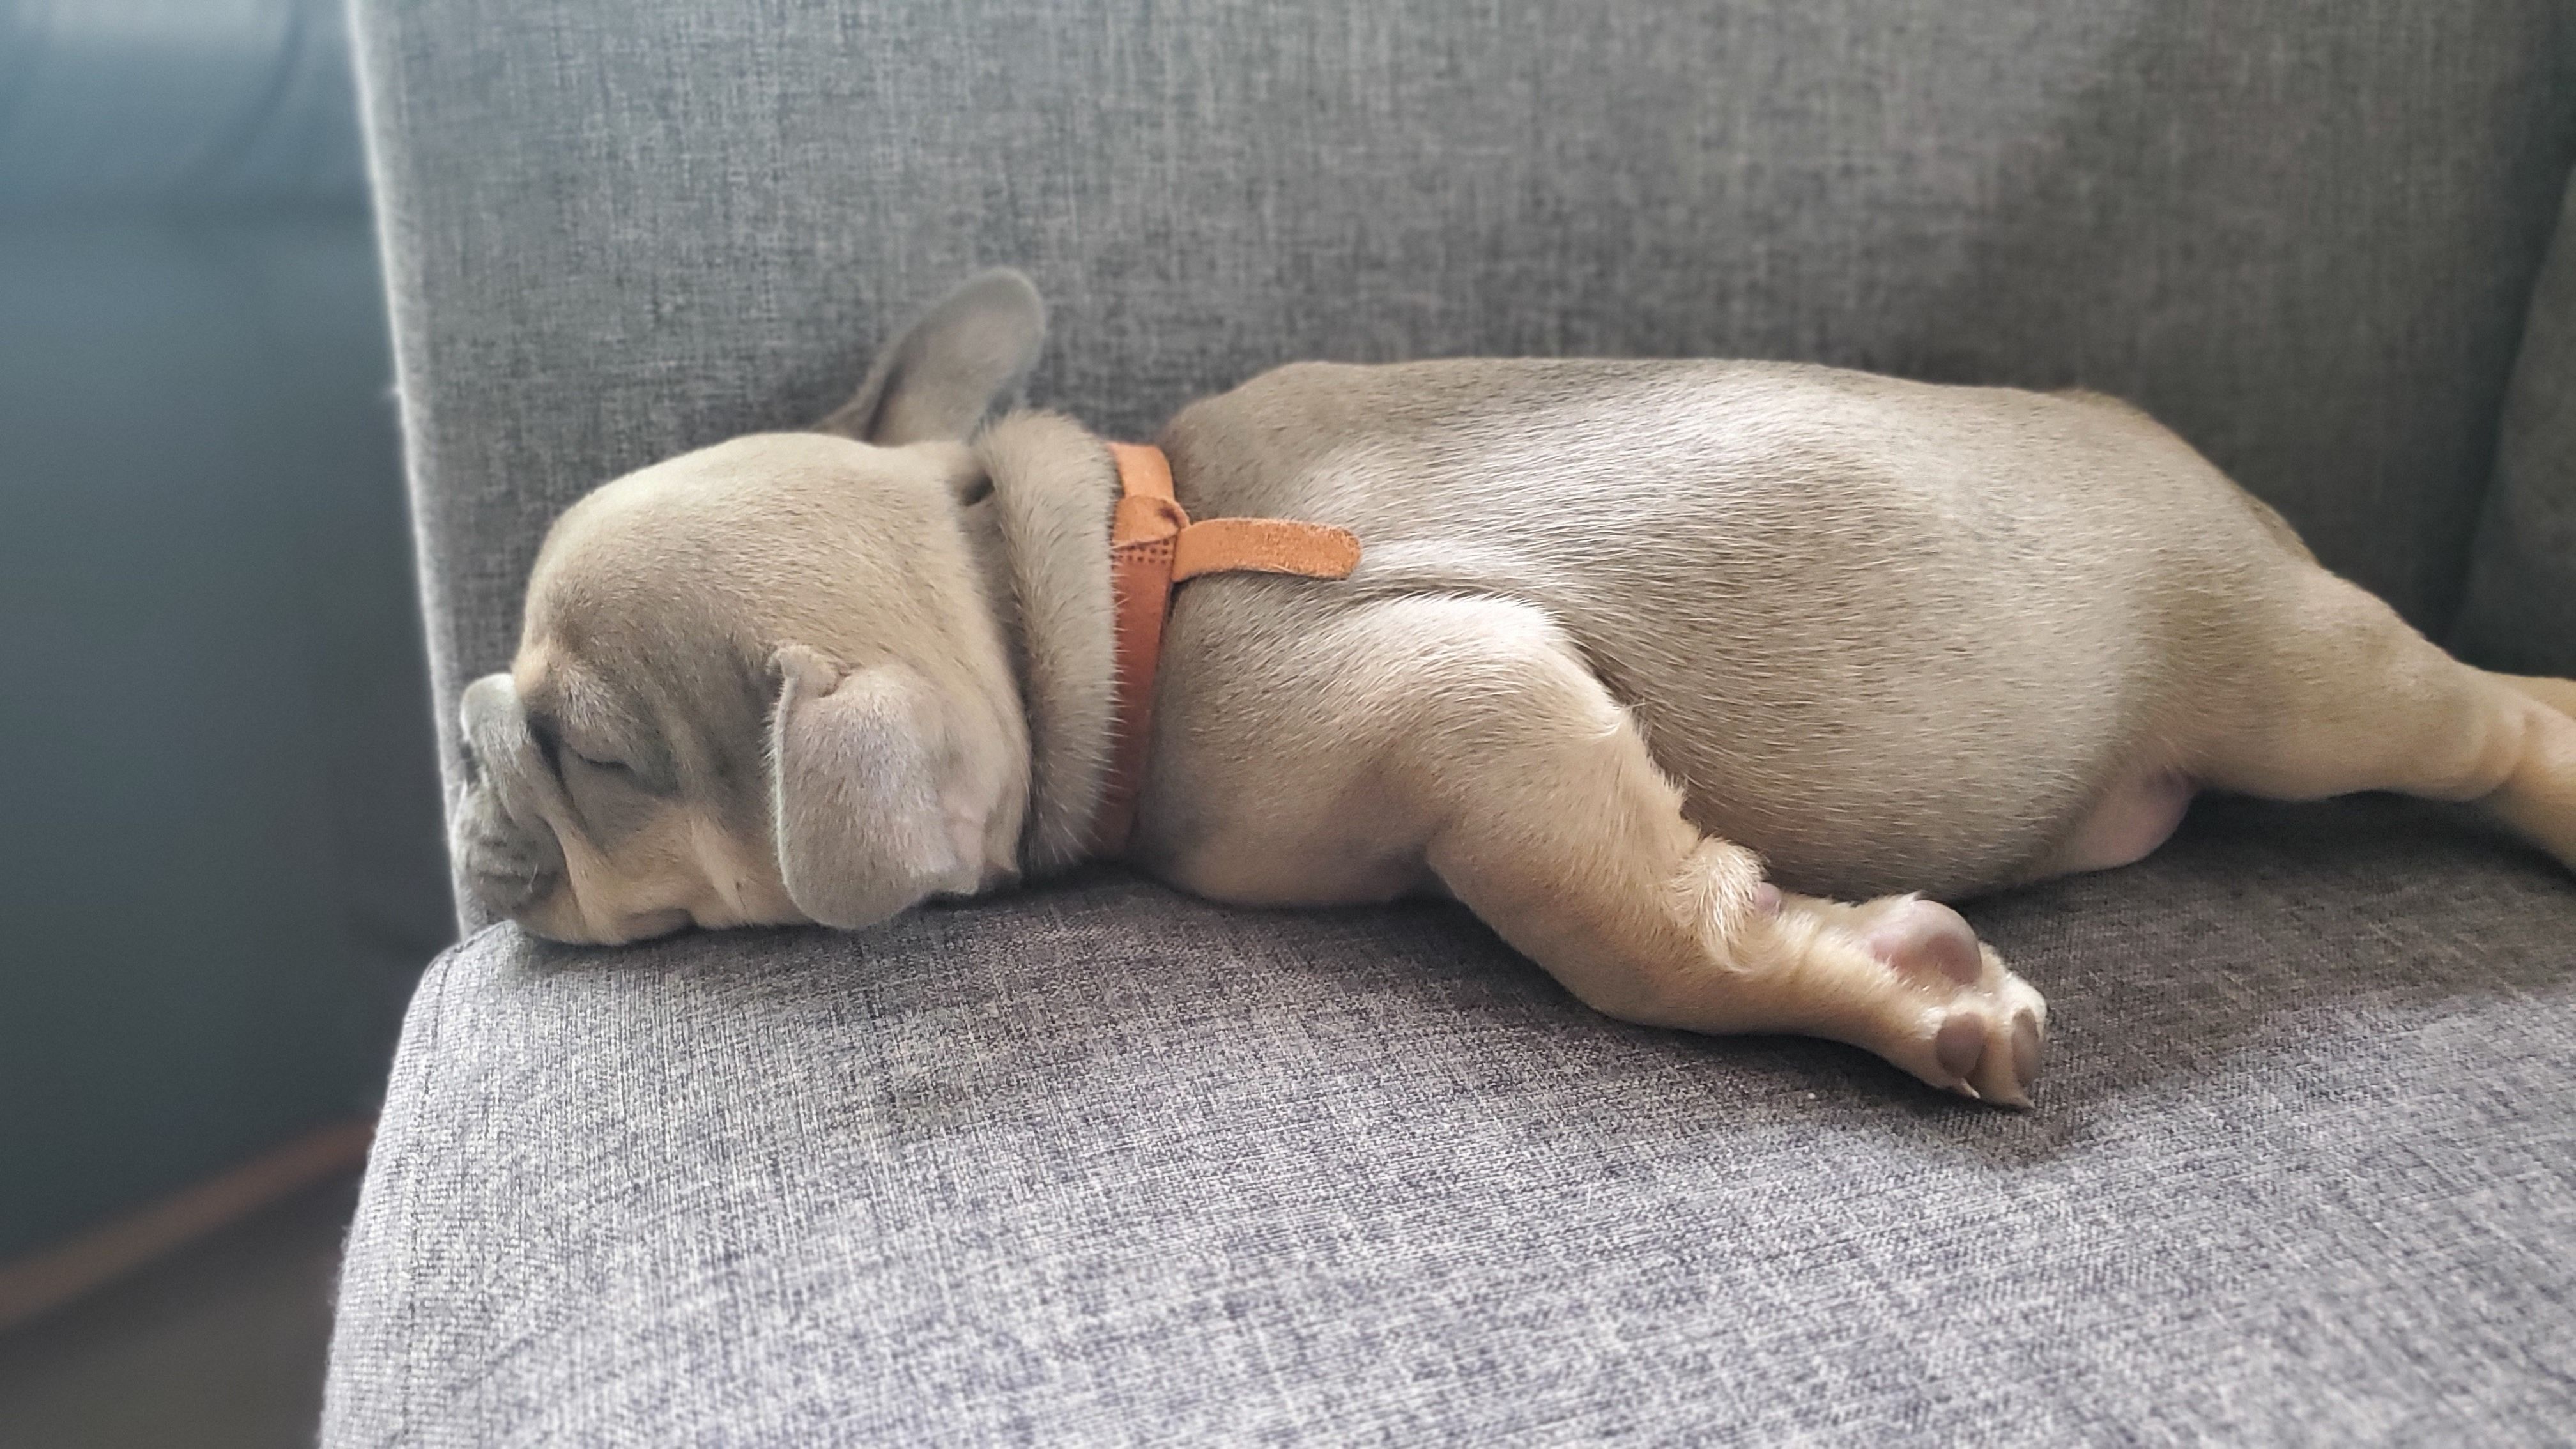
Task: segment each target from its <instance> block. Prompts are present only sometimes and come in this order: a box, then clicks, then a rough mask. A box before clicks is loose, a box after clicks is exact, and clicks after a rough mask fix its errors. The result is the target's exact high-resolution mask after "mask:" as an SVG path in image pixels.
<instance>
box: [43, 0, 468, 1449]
mask: <svg viewBox="0 0 2576 1449" xmlns="http://www.w3.org/2000/svg"><path fill="white" fill-rule="evenodd" d="M390 356H391V354H390V349H389V346H388V343H387V340H386V329H385V318H384V313H383V301H382V290H381V285H380V279H379V275H378V267H377V259H376V251H375V245H374V241H373V238H372V235H371V232H370V223H369V218H368V213H367V193H366V170H365V165H364V158H363V155H362V151H361V146H360V142H359V139H358V128H357V118H356V104H355V97H354V95H353V93H352V81H351V67H350V62H349V54H348V46H347V38H346V34H345V30H344V25H343V21H342V17H341V13H340V8H339V5H338V4H337V3H336V0H0V680H5V681H6V684H5V691H4V692H0V759H5V760H6V761H7V765H6V768H5V770H0V820H5V822H6V825H5V828H0V921H5V922H6V924H7V930H6V932H5V933H0V1426H6V1427H0V1442H7V1443H11V1444H15V1443H71V1442H98V1443H109V1442H115V1443H125V1442H135V1443H143V1442H172V1443H176V1442H190V1443H199V1444H205V1443H219V1442H270V1441H271V1440H272V1438H273V1436H274V1434H275V1433H276V1432H278V1430H277V1425H278V1424H280V1423H283V1422H286V1421H284V1420H278V1419H276V1418H275V1416H276V1415H277V1414H280V1413H287V1414H290V1415H293V1414H308V1413H309V1411H310V1408H309V1403H308V1401H311V1400H314V1396H315V1395H318V1385H319V1367H320V1365H319V1352H320V1340H319V1338H318V1337H316V1336H315V1334H316V1333H317V1331H318V1329H319V1328H320V1327H327V1315H328V1303H327V1288H328V1284H329V1281H330V1271H329V1270H330V1261H331V1258H332V1255H333V1254H334V1253H335V1252H336V1245H337V1234H338V1231H339V1226H338V1225H339V1223H340V1222H342V1221H345V1214H346V1211H347V1202H348V1199H349V1195H350V1192H351V1190H352V1189H351V1188H350V1186H349V1183H350V1182H351V1180H352V1173H353V1171H354V1168H355V1165H356V1162H357V1157H358V1154H359V1153H360V1152H362V1151H363V1146H364V1140H365V1137H364V1133H365V1127H364V1122H365V1119H366V1118H367V1117H368V1116H369V1115H370V1114H371V1113H372V1111H373V1110H374V1105H375V1102H376V1099H377V1094H378V1093H379V1091H380V1089H381V1086H382V1082H383V1078H384V1073H385V1068H386V1064H387V1062H388V1060H389V1059H390V1055H391V1050H392V1042H393V1036H394V1032H395V1030H396V1028H397V1026H398V1023H399V1019H400V1013H401V1010H402V1005H403V1002H404V1000H405V998H406V997H407V995H408V992H409V990H410V987H411V984H412V982H413V981H414V979H415V978H416V977H417V976H418V974H419V971H420V969H421V967H422V965H423V964H424V963H425V962H426V961H427V960H428V959H429V957H430V956H431V955H432V954H433V953H434V952H435V951H436V950H437V949H438V948H439V947H440V946H441V945H442V944H443V943H444V942H445V941H446V940H447V939H448V938H449V935H450V933H451V932H452V930H453V924H452V916H451V912H450V907H449V902H448V897H447V887H446V869H445V864H444V857H443V854H442V850H441V845H440V837H439V828H438V816H439V802H438V786H437V781H436V777H435V773H434V754H433V750H432V746H431V721H430V712H429V711H430V705H429V700H428V697H427V690H426V685H425V682H424V681H425V676H424V671H423V665H422V659H421V644H420V635H419V630H418V627H417V612H416V603H415V595H414V583H413V577H412V572H411V564H410V547H409V535H408V530H407V525H406V522H405V513H404V503H403V495H402V485H401V471H400V462H399V458H398V455H397V448H396V426H395V416H394V404H393V398H392V376H391V362H390ZM263 1265H265V1266H263ZM191 1325H194V1326H193V1327H192V1326H191ZM192 1335H193V1336H192ZM156 1353H157V1354H158V1355H159V1357H158V1358H157V1359H153V1358H150V1355H152V1354H156ZM135 1354H143V1355H145V1358H141V1359H136V1358H133V1357H131V1356H132V1355H135ZM120 1355H126V1356H127V1357H123V1358H121V1357H120ZM307 1379H309V1380H310V1382H306V1380H307ZM111 1399H113V1400H117V1401H119V1402H115V1403H110V1402H108V1400H111ZM225 1405H229V1406H230V1407H229V1408H225V1407H224V1406H225ZM209 1414H212V1415H214V1416H215V1417H212V1418H209V1417H207V1416H208V1415H209ZM225 1414H229V1415H230V1416H231V1417H230V1418H225V1417H224V1415H225ZM263 1414H266V1415H269V1416H270V1417H269V1418H268V1419H265V1420H264V1419H262V1418H261V1416H262V1415H263ZM174 1415H175V1416H177V1417H175V1418H173V1417H171V1416H174ZM172 1425H187V1426H189V1427H188V1428H187V1430H186V1432H185V1433H184V1435H183V1437H182V1438H170V1437H166V1429H167V1428H168V1427H169V1426H172ZM156 1426H158V1427H156ZM236 1430H238V1432H236ZM311 1432H312V1428H311V1420H310V1418H309V1417H308V1418H304V1419H303V1420H302V1421H301V1423H300V1424H299V1425H297V1426H296V1429H295V1437H296V1440H297V1441H309V1439H310V1436H311Z"/></svg>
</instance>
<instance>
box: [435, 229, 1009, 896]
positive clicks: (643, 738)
mask: <svg viewBox="0 0 2576 1449" xmlns="http://www.w3.org/2000/svg"><path fill="white" fill-rule="evenodd" d="M1043 332H1044V314H1043V311H1042V309H1041V307H1040V305H1039V302H1038V298H1037V294H1036V292H1035V291H1034V290H1033V289H1031V288H1030V286H1029V284H1028V282H1027V281H1026V280H1025V279H1024V278H1022V277H1020V276H1019V275H1018V274H1017V273H1012V272H988V273H985V274H983V275H981V276H979V277H977V278H975V279H974V280H973V281H971V282H969V283H967V285H966V286H964V287H963V288H961V289H959V290H958V291H957V292H956V293H954V294H952V295H951V296H950V297H949V298H948V299H947V300H946V301H944V302H942V303H941V304H940V305H939V306H937V307H936V308H933V309H932V310H931V312H930V313H929V314H928V315H927V316H925V317H923V318H922V319H921V321H919V322H918V323H916V324H915V325H914V326H913V327H912V328H911V329H910V330H909V331H908V332H906V333H905V334H904V335H903V337H902V338H901V339H900V340H898V341H897V342H896V343H895V345H894V346H893V347H892V348H890V349H888V351H887V353H886V354H885V356H884V357H882V358H881V359H880V360H879V361H878V363H877V365H876V367H875V368H874V370H873V371H872V372H871V373H870V374H869V377H868V380H867V382H866V383H865V384H863V385H862V386H861V388H860V390H859V393H858V396H857V397H855V398H854V399H852V401H851V402H850V404H849V405H848V406H847V407H844V408H842V409H841V410H840V411H839V412H836V413H834V414H833V415H832V416H831V417H830V418H828V419H826V420H825V421H824V423H823V425H822V426H823V427H824V428H825V429H827V430H829V431H826V432H817V433H779V434H759V435H754V436H751V437H745V438H737V439H735V440H733V441H731V442H728V443H721V444H718V445H716V446H714V447H711V448H706V449H702V450H700V451H698V452H695V453H690V454H686V455H684V456H682V457H678V458H674V459H671V460H670V461H668V462H665V463H659V464H656V465H654V466H653V467H650V468H646V469H643V470H642V471H640V472H636V473H631V474H629V475H627V476H626V477H623V478H620V479H618V480H616V481H615V482H612V483H609V484H607V485H605V486H603V487H601V488H600V489H598V490H597V491H596V492H594V493H592V494H591V495H590V496H589V497H587V498H584V499H583V500H582V501H581V502H579V503H577V504H575V505H574V506H573V507H572V508H571V509H570V510H569V511H567V512H566V513H565V514H564V515H563V517H562V518H561V519H559V520H557V522H556V523H555V526H554V528H553V530H552V531H551V532H549V533H548V534H547V536H546V541H545V545H544V548H543V549H542V550H541V551H540V553H539V554H538V557H537V563H536V568H535V570H534V572H533V573H532V574H531V576H530V578H529V581H528V595H527V606H526V611H525V615H524V621H523V625H522V629H521V633H520V640H519V652H518V657H517V659H516V661H515V662H514V663H513V664H512V666H511V668H510V669H509V671H508V672H506V673H501V674H493V675H489V676H486V677H485V678H482V679H479V680H476V681H475V682H474V683H473V684H472V685H471V686H470V687H469V688H467V689H466V691H465V697H464V700H463V704H462V712H461V715H462V717H461V723H462V726H463V736H464V742H465V751H466V789H465V791H464V793H463V795H462V796H461V797H460V798H459V800H458V802H457V805H456V809H455V812H454V817H453V819H452V821H451V824H450V839H451V845H452V847H453V848H454V850H455V852H456V857H457V860H458V863H459V865H460V866H461V868H462V870H463V873H464V876H465V879H466V881H467V883H468V886H469V888H470V889H471V890H472V891H473V892H474V894H475V896H476V897H477V899H478V900H479V901H480V902H481V903H482V904H483V905H484V906H486V907H488V908H489V909H490V910H492V911H494V912H495V913H497V914H501V915H506V916H509V917H511V918H512V919H514V920H516V921H518V922H519V923H520V924H521V925H523V926H525V927H526V928H528V929H529V930H531V931H534V932H536V933H537V934H539V935H543V936H548V937H552V938H554V939H556V940H563V941H591V942H610V943H614V942H623V941H633V940H638V939H641V938H644V937H648V936H656V935H661V934H664V933H666V932H669V931H674V930H678V929H681V928H682V927H685V926H688V925H691V924H696V925H700V926H711V927H712V926H733V925H748V924H777V923H788V922H800V921H819V922H822V923H825V924H827V925H834V926H843V927H856V926H865V925H869V924H872V923H874V922H877V921H880V920H883V919H885V918H886V917H888V916H891V915H894V914H895V913H897V912H899V911H901V910H903V909H905V908H906V907H909V906H911V905H914V904H915V903H917V902H919V901H921V900H923V899H924V898H926V897H929V896H932V895H938V894H964V893H969V892H973V891H976V890H979V889H983V888H985V887H987V886H990V885H993V884H997V883H999V882H1000V881H1002V880H1005V879H1007V878H1009V877H1010V876H1011V875H1013V874H1014V873H1015V872H1016V869H1017V854H1018V842H1019V833H1020V824H1021V819H1022V816H1023V814H1024V812H1025V809H1026V805H1027V795H1028V769H1029V765H1028V756H1029V750H1028V738H1027V726H1026V723H1025V719H1024V716H1023V715H1022V712H1021V706H1020V700H1019V696H1018V690H1017V687H1016V685H1015V683H1014V680H1013V677H1012V673H1011V668H1010V664H1009V660H1008V658H1007V656H1006V653H1005V648H1004V645H1003V642H1002V638H1001V634H1000V630H999V627H998V625H997V624H996V622H995V620H994V616H993V612H992V610H991V608H990V607H989V605H988V603H987V602H986V600H985V597H984V594H983V585H982V582H981V577H980V574H979V572H978V570H977V568H976V566H975V562H974V559H973V557H972V555H971V552H970V545H969V542H968V539H967V534H966V528H965V523H964V516H965V510H966V509H968V508H970V507H972V506H975V504H976V502H977V500H979V499H980V498H982V496H983V494H984V493H985V491H986V490H987V489H988V487H989V485H988V483H987V481H986V479H985V477H984V475H983V471H982V467H981V465H980V464H979V463H978V462H977V460H976V458H975V456H974V454H973V453H972V452H970V451H969V450H968V448H967V447H966V446H965V445H964V441H963V440H964V439H965V438H966V437H967V435H968V434H970V433H971V432H973V431H974V429H975V428H976V426H977V425H978V424H979V423H980V422H981V421H982V420H983V419H984V417H985V416H986V415H987V414H988V413H989V412H990V411H991V409H992V408H993V407H994V406H995V404H996V403H998V402H1000V401H1001V400H1002V399H1003V398H1004V397H1005V396H1006V395H1008V394H1011V393H1013V392H1015V391H1016V389H1017V387H1018V384H1019V382H1020V380H1021V379H1022V377H1023V376H1024V375H1025V374H1026V372H1027V369H1028V367H1029V365H1030V363H1031V362H1032V361H1034V360H1035V358H1036V355H1037V349H1038V344H1039V341H1040V339H1041V337H1042V336H1043Z"/></svg>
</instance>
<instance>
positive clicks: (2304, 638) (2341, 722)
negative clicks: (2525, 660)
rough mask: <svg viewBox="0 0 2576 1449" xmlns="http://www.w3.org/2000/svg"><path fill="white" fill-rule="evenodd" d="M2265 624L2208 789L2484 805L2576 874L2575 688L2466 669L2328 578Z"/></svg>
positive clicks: (2230, 707)
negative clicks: (2378, 795)
mask: <svg viewBox="0 0 2576 1449" xmlns="http://www.w3.org/2000/svg"><path fill="white" fill-rule="evenodd" d="M2263 622H2264V625H2265V626H2266V627H2268V628H2269V629H2270V630H2271V631H2272V633H2271V635H2270V636H2269V637H2267V638H2266V639H2264V640H2263V641H2262V643H2261V646H2260V647H2259V648H2258V651H2257V657H2256V658H2255V660H2254V661H2253V663H2252V664H2251V666H2250V667H2249V668H2248V669H2247V671H2246V673H2245V676H2244V677H2243V679H2242V680H2241V681H2240V682H2239V684H2238V685H2237V687H2235V688H2234V689H2232V690H2229V691H2227V693H2228V695H2229V698H2227V699H2225V700H2223V701H2220V702H2219V707H2218V708H2217V709H2216V710H2214V711H2213V712H2212V714H2213V717H2214V718H2215V720H2216V726H2215V729H2214V731H2213V733H2212V734H2211V736H2210V737H2209V738H2207V739H2206V740H2204V741H2202V742H2201V744H2200V746H2199V748H2198V750H2197V751H2196V753H2198V754H2199V755H2200V757H2201V761H2202V768H2201V769H2200V771H2199V774H2200V778H2201V779H2203V780H2204V781H2206V782H2207V783H2209V784H2210V785H2213V786H2216V787H2217V788H2220V789H2225V790H2237V791H2242V792H2244V793H2246V794H2249V795H2261V796H2266V797H2268V798H2271V799H2276V800H2315V799H2322V798H2324V797H2326V796H2329V795H2343V794H2349V793H2352V792H2354V791H2359V790H2395V791H2399V792H2401V793H2404V794H2408V795H2421V796H2424V797H2426V798H2428V799H2434V800H2461V801H2475V802H2477V803H2478V805H2479V806H2480V807H2481V808H2483V809H2485V810H2486V811H2488V812H2489V813H2490V814H2492V815H2494V816H2495V817H2496V818H2497V819H2499V820H2501V821H2503V822H2504V823H2505V824H2506V825H2508V826H2511V827H2512V828H2513V829H2514V830H2515V831H2517V832H2519V833H2520V834H2522V835H2523V836H2525V837H2526V838H2528V839H2530V840H2531V841H2532V842H2533V843H2534V844H2536V845H2538V846H2540V847H2541V848H2542V849H2544V850H2546V851H2548V852H2549V853H2550V854H2552V855H2554V856H2556V857H2558V859H2559V861H2560V862H2561V863H2563V864H2565V865H2566V866H2567V868H2568V869H2570V870H2576V715H2571V714H2570V713H2566V712H2564V711H2566V710H2567V709H2568V708H2569V706H2570V704H2571V703H2576V684H2570V683H2569V682H2567V681H2565V680H2554V679H2522V678H2514V677H2509V676H2505V675H2499V674H2489V673H2487V672H2486V671H2484V670H2481V669H2474V668H2471V667H2470V666H2468V665H2466V664H2462V663H2461V662H2460V661H2458V660H2456V659H2453V658H2452V657H2451V656H2450V655H2449V654H2446V653H2444V652H2443V651H2442V650H2441V649H2440V648H2439V647H2437V646H2436V645H2434V644H2433V643H2432V642H2431V641H2430V640H2428V639H2426V638H2425V637H2424V636H2423V635H2421V634H2418V633H2416V632H2415V630H2414V629H2413V628H2411V627H2409V626H2408V625H2407V623H2406V622H2405V621H2404V620H2403V619H2400V618H2399V617H2398V616H2397V613H2396V611H2395V610H2393V609H2391V608H2389V607H2388V606H2387V605H2386V604H2384V603H2382V602H2381V601H2380V600H2379V599H2378V598H2376V597H2375V596H2373V595H2371V594H2369V593H2367V592H2365V591H2364V590H2362V589H2361V588H2359V587H2357V586H2355V585H2353V584H2350V583H2347V582H2345V581H2344V580H2342V579H2339V578H2337V577H2335V576H2334V575H2332V574H2330V573H2327V572H2325V571H2324V570H2322V569H2316V570H2312V571H2309V572H2308V573H2307V574H2306V575H2305V576H2304V577H2303V578H2302V579H2301V580H2300V582H2299V583H2298V584H2297V585H2296V586H2295V588H2294V591H2293V592H2292V594H2291V595H2290V597H2289V598H2288V599H2287V600H2285V601H2284V606H2283V607H2282V608H2281V610H2280V611H2279V612H2278V613H2277V614H2276V615H2274V616H2273V617H2270V618H2267V619H2266V620H2264V621H2263Z"/></svg>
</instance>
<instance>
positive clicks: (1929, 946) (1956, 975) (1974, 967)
mask: <svg viewBox="0 0 2576 1449" xmlns="http://www.w3.org/2000/svg"><path fill="white" fill-rule="evenodd" d="M1866 940H1867V942H1868V945H1869V949H1870V953H1871V954H1872V955H1874V956H1876V957H1878V959H1879V960H1881V961H1884V962H1886V963H1887V964H1888V965H1889V966H1890V967H1892V968H1893V969H1895V970H1898V971H1921V972H1931V973H1935V974H1937V975H1940V976H1944V977H1947V978H1948V979H1950V980H1952V981H1955V982H1957V983H1958V984H1960V985H1962V986H1968V985H1972V984H1974V983H1975V982H1976V981H1977V979H1978V978H1979V977H1981V976H1983V975H1984V974H1985V969H1986V964H1985V957H1984V955H1983V954H1982V953H1980V952H1979V951H1978V950H1977V933H1976V932H1975V931H1972V930H1970V929H1968V923H1967V921H1966V920H1964V919H1963V918H1961V916H1960V915H1959V913H1958V912H1957V911H1954V910H1952V909H1950V908H1949V907H1948V906H1945V905H1942V904H1941V903H1940V902H1938V901H1927V900H1921V899H1916V900H1909V901H1907V902H1905V903H1904V904H1903V905H1902V906H1900V907H1898V908H1897V909H1896V910H1894V911H1891V912H1889V914H1888V918H1887V919H1886V920H1883V921H1881V922H1879V923H1878V924H1877V925H1875V926H1873V927H1871V928H1870V930H1869V934H1868V936H1867V937H1866ZM1980 1030H1982V1028H1980ZM1971 1064H1973V1059H1972V1063H1971Z"/></svg>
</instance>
